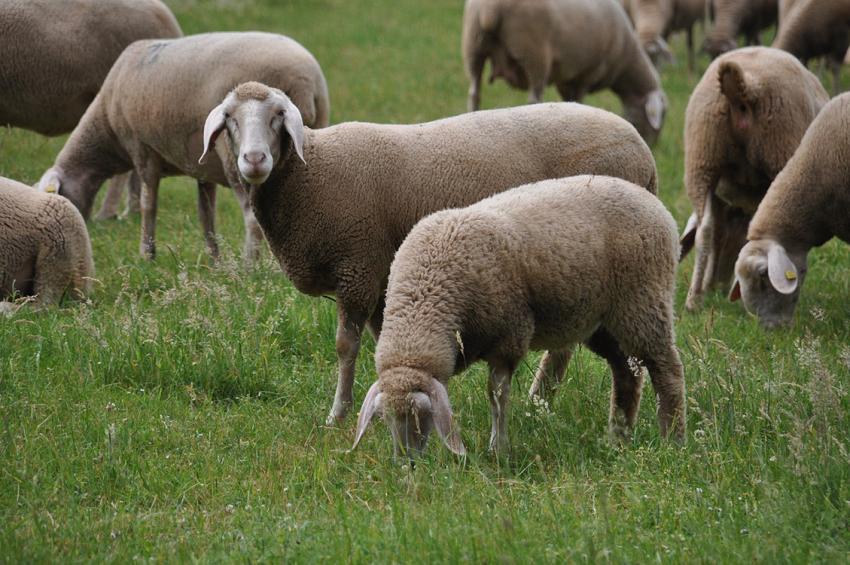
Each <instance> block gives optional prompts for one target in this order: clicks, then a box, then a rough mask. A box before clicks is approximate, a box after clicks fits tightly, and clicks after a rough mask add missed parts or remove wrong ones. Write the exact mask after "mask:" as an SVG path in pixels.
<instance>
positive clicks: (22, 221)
mask: <svg viewBox="0 0 850 565" xmlns="http://www.w3.org/2000/svg"><path fill="white" fill-rule="evenodd" d="M92 277H94V261H93V260H92V252H91V243H90V242H89V234H88V231H87V230H86V224H85V222H84V221H83V218H82V216H80V213H79V212H78V211H77V209H76V208H74V206H73V205H72V204H71V203H70V202H68V201H67V200H66V199H64V198H61V197H59V196H56V195H54V194H44V193H42V192H39V191H37V190H35V189H33V188H30V187H28V186H26V185H23V184H21V183H19V182H15V181H13V180H10V179H7V178H3V177H0V313H9V312H11V311H13V310H14V309H15V305H14V304H13V303H10V302H5V300H7V299H9V298H12V297H15V296H34V297H35V304H36V305H37V306H49V305H51V304H56V303H58V302H59V301H60V300H61V299H62V297H63V296H65V295H66V294H67V295H69V296H71V297H72V298H83V297H85V295H86V294H88V293H89V292H90V290H91V286H92V281H93V279H92Z"/></svg>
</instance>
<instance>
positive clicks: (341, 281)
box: [204, 85, 657, 423]
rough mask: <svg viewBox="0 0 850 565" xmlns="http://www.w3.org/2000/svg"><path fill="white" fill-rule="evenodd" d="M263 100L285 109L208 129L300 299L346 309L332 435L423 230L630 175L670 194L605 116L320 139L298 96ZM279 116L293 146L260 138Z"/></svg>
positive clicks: (540, 114) (637, 141)
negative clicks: (554, 186) (586, 179)
mask: <svg viewBox="0 0 850 565" xmlns="http://www.w3.org/2000/svg"><path fill="white" fill-rule="evenodd" d="M252 88H253V89H255V90H256V91H257V95H258V98H260V99H269V100H273V101H275V104H278V105H277V106H262V105H261V104H260V103H259V101H258V100H246V99H242V100H240V99H239V97H237V96H235V95H234V94H231V95H228V97H227V98H225V100H224V101H223V102H222V104H221V105H220V106H218V107H217V108H214V109H213V111H212V112H210V115H209V117H208V118H207V121H206V123H205V124H204V139H205V142H204V150H205V152H210V151H216V152H217V153H218V154H219V156H220V158H221V159H223V160H225V161H227V160H236V161H237V162H238V170H239V174H240V176H241V177H242V179H243V182H245V183H246V184H247V185H248V186H249V196H250V201H251V204H252V207H253V210H254V214H255V215H256V217H257V220H258V222H259V223H260V225H261V226H262V229H263V232H264V233H265V236H266V240H267V241H268V243H269V247H270V248H271V251H272V253H273V254H274V255H275V257H276V258H277V260H278V262H279V263H280V266H281V268H282V269H283V271H284V272H285V273H286V275H287V276H288V277H289V279H290V281H292V284H293V285H294V286H295V288H296V289H298V290H299V291H301V292H303V293H305V294H308V295H313V296H318V295H322V294H335V295H336V306H337V333H336V351H337V358H338V360H339V373H338V380H337V389H336V394H335V397H334V404H333V408H332V409H331V413H330V415H329V417H328V422H329V423H333V422H335V421H340V420H342V419H343V418H345V416H346V414H347V413H348V411H349V408H350V406H351V402H352V385H353V382H354V366H355V362H356V360H357V354H358V352H359V350H360V338H361V334H362V331H363V328H364V326H365V325H368V326H369V328H370V330H371V331H372V332H373V333H374V334H375V335H376V336H377V335H379V334H380V329H381V321H382V316H383V303H382V302H383V299H382V296H383V292H384V289H385V288H386V280H387V276H388V274H389V270H390V263H391V261H392V257H393V254H394V253H395V250H396V249H398V246H399V245H401V242H402V241H403V240H404V237H405V236H406V235H407V232H408V231H410V228H412V227H413V225H414V224H415V223H416V222H417V221H418V220H419V219H420V218H422V217H424V216H426V215H428V214H430V213H431V212H436V211H438V210H442V209H444V208H451V207H456V206H467V205H469V204H472V203H473V202H476V201H478V200H480V199H482V198H485V197H487V196H490V195H492V194H494V193H496V192H500V191H503V190H507V189H508V188H511V187H513V186H517V185H519V184H522V183H524V182H534V181H538V180H543V179H546V178H554V177H561V176H570V175H576V174H591V173H592V174H608V175H616V176H619V177H622V178H625V179H626V180H629V181H631V182H634V183H635V184H638V185H640V186H643V187H646V188H647V189H648V190H650V191H651V192H653V193H655V192H656V190H657V174H656V170H655V161H654V160H653V158H652V153H651V152H650V150H649V147H647V145H646V143H645V142H644V141H643V140H642V139H641V138H640V136H639V135H638V134H637V132H636V131H635V129H634V128H633V127H632V126H631V125H629V124H628V123H627V122H625V121H624V120H622V119H621V118H619V117H617V116H615V115H614V114H611V113H609V112H606V111H604V110H599V109H595V108H591V107H588V106H582V105H580V104H573V103H547V104H535V105H532V106H523V107H519V108H509V109H502V110H489V111H481V112H472V113H468V114H464V115H460V116H455V117H452V118H446V119H443V120H438V121H435V122H428V123H424V124H416V125H384V124H370V123H358V122H354V123H343V124H339V125H336V126H332V127H329V128H325V129H321V130H312V129H309V128H305V127H304V126H303V124H302V123H301V120H300V116H299V114H298V111H297V108H295V107H294V106H292V104H291V103H289V101H288V100H289V99H288V97H287V96H286V95H285V94H283V93H281V92H279V91H275V90H273V89H267V90H268V91H267V92H263V91H261V90H260V85H253V87H252ZM276 108H282V109H283V115H284V117H283V128H282V129H281V130H279V131H280V135H279V136H278V135H273V134H274V133H275V132H272V131H269V130H267V129H264V128H261V129H259V130H257V129H256V125H257V124H262V123H268V122H267V120H269V119H272V118H273V117H275V116H276V113H275V109H276ZM226 115H229V118H225V116H226ZM222 133H226V135H222ZM235 134H237V135H238V136H237V135H235ZM215 139H219V140H222V139H224V140H226V142H221V141H219V142H218V143H216V142H214V141H213V140H215ZM246 153H263V154H264V155H266V158H265V159H263V160H262V161H261V162H263V163H274V166H273V167H268V168H267V169H265V170H262V171H261V170H258V169H257V167H256V166H255V165H253V164H252V163H250V162H248V161H246V160H244V159H241V158H240V156H242V155H244V154H246ZM302 158H303V159H304V160H306V164H305V163H304V162H302Z"/></svg>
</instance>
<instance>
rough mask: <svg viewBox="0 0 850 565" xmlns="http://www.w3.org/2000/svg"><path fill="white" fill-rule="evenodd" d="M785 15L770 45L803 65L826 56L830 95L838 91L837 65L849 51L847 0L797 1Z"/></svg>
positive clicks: (849, 7)
mask: <svg viewBox="0 0 850 565" xmlns="http://www.w3.org/2000/svg"><path fill="white" fill-rule="evenodd" d="M786 9H787V8H786ZM785 16H786V17H785V18H784V19H783V22H782V25H781V26H780V27H779V33H778V34H777V36H776V40H775V41H774V42H773V46H774V47H776V48H778V49H783V50H785V51H788V52H789V53H791V54H792V55H794V56H795V57H797V58H798V59H800V60H801V61H802V62H803V64H804V65H805V64H807V63H808V62H809V60H810V59H814V58H816V57H821V56H823V57H826V61H827V65H828V66H829V67H830V68H831V69H832V92H833V94H835V93H836V92H838V89H839V74H840V73H841V66H842V65H843V64H844V58H845V56H846V55H847V50H848V48H850V0H830V1H829V2H824V1H823V0H799V1H797V2H795V3H794V5H793V9H792V10H791V11H790V12H789V13H787V14H785Z"/></svg>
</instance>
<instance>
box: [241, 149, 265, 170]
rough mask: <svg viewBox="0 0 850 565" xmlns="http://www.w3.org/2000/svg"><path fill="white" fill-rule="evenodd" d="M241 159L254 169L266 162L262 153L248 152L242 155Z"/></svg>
mask: <svg viewBox="0 0 850 565" xmlns="http://www.w3.org/2000/svg"><path fill="white" fill-rule="evenodd" d="M242 158H243V159H245V162H246V163H248V164H250V165H253V166H255V167H256V166H257V165H259V164H260V163H262V162H263V161H265V160H266V154H265V153H264V152H263V151H249V152H247V153H243V154H242Z"/></svg>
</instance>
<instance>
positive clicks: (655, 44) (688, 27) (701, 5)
mask: <svg viewBox="0 0 850 565" xmlns="http://www.w3.org/2000/svg"><path fill="white" fill-rule="evenodd" d="M627 10H628V11H629V13H630V16H631V18H632V21H634V24H635V31H636V32H637V36H638V39H639V40H640V42H641V45H643V48H644V49H645V50H646V53H647V55H649V58H650V59H652V62H653V63H655V65H656V66H658V65H659V64H661V63H663V62H665V61H673V59H674V57H673V54H672V53H671V52H670V47H669V46H668V45H667V41H666V39H667V38H668V37H669V36H670V35H671V34H672V33H673V32H676V31H684V32H685V33H686V34H687V46H688V70H691V71H693V69H694V25H695V24H696V23H697V22H701V21H704V20H705V12H706V0H634V1H632V2H630V3H629V4H628V6H627Z"/></svg>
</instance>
